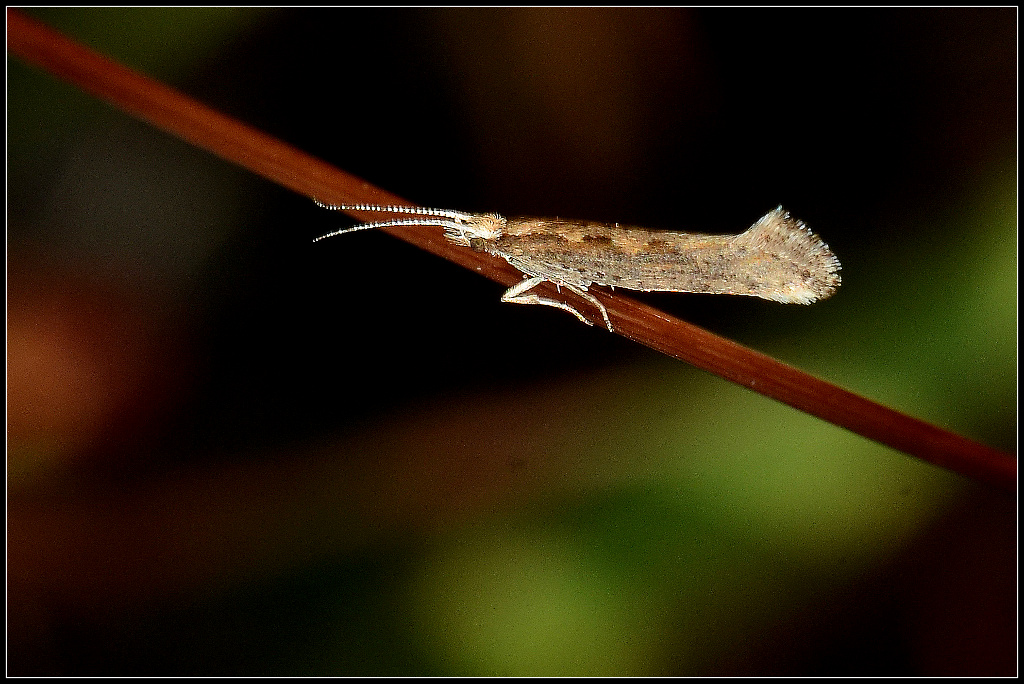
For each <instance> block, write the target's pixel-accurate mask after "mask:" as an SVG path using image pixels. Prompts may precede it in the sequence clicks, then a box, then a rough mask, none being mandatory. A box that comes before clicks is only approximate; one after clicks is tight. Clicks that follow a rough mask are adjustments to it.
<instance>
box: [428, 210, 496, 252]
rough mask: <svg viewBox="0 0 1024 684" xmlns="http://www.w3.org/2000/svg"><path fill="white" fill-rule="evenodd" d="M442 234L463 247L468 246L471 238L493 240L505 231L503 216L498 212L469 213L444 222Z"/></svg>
mask: <svg viewBox="0 0 1024 684" xmlns="http://www.w3.org/2000/svg"><path fill="white" fill-rule="evenodd" d="M443 225H444V235H445V237H447V238H448V239H449V240H451V241H452V242H454V243H455V244H457V245H462V246H463V247H470V246H471V245H472V243H471V240H484V241H493V240H497V239H498V238H499V237H501V236H502V234H504V232H505V217H504V216H501V215H500V214H469V215H466V216H464V217H462V218H460V219H459V220H458V221H452V222H445V223H444V224H443Z"/></svg>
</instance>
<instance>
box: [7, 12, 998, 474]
mask: <svg viewBox="0 0 1024 684" xmlns="http://www.w3.org/2000/svg"><path fill="white" fill-rule="evenodd" d="M7 47H8V50H9V51H10V52H12V53H13V54H16V55H18V56H19V57H21V58H22V59H24V60H25V61H27V62H30V63H32V64H35V65H37V66H40V67H42V68H43V69H45V70H47V71H49V72H50V73H52V74H54V75H57V76H59V77H61V78H63V79H65V80H67V81H69V82H71V83H73V84H74V85H76V86H77V87H79V88H81V89H82V90H84V91H86V92H88V93H92V94H93V95H95V96H97V97H99V98H100V99H102V100H105V101H106V102H109V103H111V104H113V105H115V106H117V107H120V108H121V109H123V110H124V111H126V112H128V113H129V114H131V115H133V116H136V117H138V118H140V119H142V120H144V121H148V122H149V123H151V124H153V125H154V126H157V127H158V128H161V129H163V130H165V131H167V132H169V133H171V134H173V135H176V136H178V137H181V138H183V139H185V140H187V141H189V142H191V143H192V144H194V145H196V146H197V147H202V148H204V149H207V150H209V151H211V152H213V153H214V154H216V155H218V156H220V157H223V158H224V159H227V160H228V161H231V162H234V163H236V164H238V165H239V166H242V167H244V168H247V169H249V170H250V171H253V172H254V173H257V174H259V175H261V176H263V177H265V178H268V179H270V180H272V181H274V182H276V183H278V184H280V185H283V186H284V187H287V188H290V189H292V190H294V191H296V192H298V193H300V194H303V195H306V196H308V197H315V198H317V199H320V200H322V201H324V202H328V203H338V204H379V205H389V204H393V205H406V206H412V205H411V203H409V202H407V201H405V200H403V199H402V198H400V197H397V196H395V195H393V194H390V193H388V192H385V191H384V190H381V189H379V188H375V187H373V186H372V185H370V184H369V183H366V182H365V181H363V180H360V179H359V178H356V177H355V176H352V175H350V174H347V173H345V172H343V171H340V170H338V169H336V168H334V167H332V166H330V165H328V164H326V163H324V162H322V161H320V160H319V159H316V158H314V157H312V156H310V155H308V154H306V153H304V152H301V151H299V150H297V149H295V148H293V147H291V146H289V145H286V144H285V143H283V142H281V141H279V140H277V139H275V138H272V137H270V136H269V135H267V134H265V133H263V132H261V131H259V130H257V129H254V128H252V127H250V126H247V125H245V124H243V123H241V122H239V121H236V120H234V119H232V118H230V117H227V116H225V115H223V114H221V113H219V112H217V111H215V110H213V109H210V108H209V107H206V106H205V105H202V104H200V103H198V102H196V101H195V100H193V99H191V98H189V97H186V96H185V95H183V94H181V93H179V92H177V91H175V90H173V89H172V88H169V87H167V86H165V85H163V84H162V83H159V82H157V81H154V80H152V79H150V78H147V77H145V76H142V75H141V74H138V73H136V72H134V71H132V70H130V69H128V68H126V67H124V66H122V65H121V64H118V63H117V62H114V61H112V60H110V59H108V58H106V57H103V56H101V55H99V54H97V53H95V52H93V51H92V50H90V49H88V48H86V47H83V46H81V45H79V44H78V43H76V42H74V41H72V40H70V39H68V38H66V37H65V36H63V35H61V34H59V33H57V32H55V31H53V30H52V29H50V28H48V27H46V26H45V25H43V24H41V23H39V22H37V21H35V20H33V19H30V18H28V17H26V16H25V15H23V14H21V13H19V12H17V11H15V10H10V9H8V10H7ZM351 213H352V215H353V216H355V217H356V218H357V219H361V220H369V219H370V218H372V216H370V215H367V214H360V213H359V212H351ZM385 230H386V231H387V232H388V233H391V234H392V235H395V236H396V237H398V238H400V239H402V240H405V241H407V242H410V243H412V244H414V245H417V246H418V247H421V248H422V249H425V250H427V251H429V252H432V253H433V254H436V255H438V256H441V257H444V258H445V259H448V260H450V261H453V262H455V263H457V264H460V265H462V266H465V267H466V268H469V269H472V270H474V271H477V272H478V273H480V274H481V275H484V276H487V277H488V278H491V279H493V280H495V281H497V282H499V283H501V284H503V285H506V286H510V285H513V284H515V283H517V282H519V281H520V280H521V279H522V275H521V274H520V273H519V272H518V271H517V270H516V269H514V268H513V267H511V266H509V265H508V264H507V263H505V262H504V261H502V260H500V259H496V258H494V257H490V256H488V255H485V254H481V253H478V252H474V251H473V250H471V249H468V248H464V247H459V246H457V245H453V244H451V243H450V242H448V241H447V240H445V239H444V236H443V234H442V232H441V231H440V230H439V229H430V228H422V227H421V228H416V229H413V230H410V229H407V228H406V229H401V228H389V229H385ZM542 288H547V289H548V290H549V291H548V292H546V293H545V296H550V297H557V296H559V295H558V293H557V292H556V291H555V288H554V287H553V286H551V284H550V283H546V284H545V285H544V286H542ZM594 294H595V296H596V297H597V298H598V299H600V300H601V302H602V303H603V304H604V305H605V307H607V309H608V315H609V316H610V318H611V320H612V321H613V323H614V326H615V331H616V332H617V333H619V334H620V335H623V336H624V337H627V338H629V339H631V340H634V341H636V342H639V343H640V344H643V345H646V346H648V347H650V348H652V349H656V350H658V351H660V352H663V353H665V354H668V355H669V356H672V357H674V358H677V359H680V360H683V361H686V362H688V363H691V364H693V365H695V366H697V367H699V368H703V369H704V370H707V371H710V372H712V373H715V374H716V375H720V376H721V377H723V378H726V379H727V380H731V381H733V382H735V383H737V384H740V385H742V386H744V387H747V388H749V389H752V390H754V391H755V392H760V393H761V394H764V395H765V396H768V397H772V398H773V399H777V400H779V401H781V402H784V403H786V404H789V405H790V406H793V407H794V408H797V409H800V410H801V411H805V412H807V413H809V414H811V415H814V416H817V417H819V418H821V419H823V420H827V421H829V422H830V423H834V424H835V425H838V426H841V427H844V428H846V429H848V430H851V431H853V432H855V433H857V434H860V435H863V436H865V437H868V438H870V439H873V440H875V441H877V442H881V443H882V444H886V445H888V446H891V447H893V448H896V449H899V450H900V451H904V452H906V453H908V454H911V455H913V456H917V457H919V458H922V459H924V460H926V461H930V462H931V463H934V464H936V465H939V466H942V467H944V468H948V469H950V470H953V471H956V472H958V473H961V474H963V475H966V476H968V477H972V478H975V479H977V480H981V481H983V482H987V483H989V484H992V485H995V486H997V487H1000V488H1002V489H1006V490H1009V491H1016V487H1017V461H1016V458H1014V457H1013V456H1012V455H1010V454H1006V453H1003V452H1001V451H998V450H996V449H993V448H991V447H988V446H985V445H983V444H979V443H977V442H974V441H971V440H969V439H966V438H965V437H961V436H959V435H956V434H954V433H952V432H948V431H946V430H942V429H940V428H937V427H935V426H933V425H929V424H928V423H925V422H923V421H920V420H917V419H916V418H911V417H909V416H907V415H905V414H902V413H899V412H897V411H894V410H892V409H889V408H886V407H885V406H882V405H880V404H877V403H875V402H873V401H870V400H868V399H865V398H864V397H861V396H858V395H856V394H853V393H852V392H848V391H847V390H844V389H842V388H840V387H837V386H835V385H832V384H830V383H828V382H825V381H823V380H819V379H818V378H815V377H813V376H811V375H808V374H807V373H804V372H803V371H800V370H798V369H796V368H793V367H792V366H788V365H786V364H784V363H781V362H779V361H776V360H775V359H773V358H771V357H769V356H766V355H764V354H761V353H759V352H756V351H753V350H751V349H747V348H746V347H743V346H742V345H739V344H736V343H735V342H732V341H730V340H727V339H724V338H722V337H719V336H717V335H715V334H713V333H711V332H708V331H707V330H704V329H702V328H700V327H697V326H695V325H692V324H690V323H687V322H685V321H682V320H679V319H677V318H674V317H672V316H669V315H668V314H665V313H663V312H661V311H659V310H657V309H654V308H652V307H650V306H648V305H646V304H643V303H642V302H639V301H637V300H634V299H632V298H630V297H627V296H625V295H622V294H620V293H618V292H606V291H603V290H596V291H595V292H594Z"/></svg>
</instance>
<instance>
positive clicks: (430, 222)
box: [313, 205, 466, 242]
mask: <svg viewBox="0 0 1024 684" xmlns="http://www.w3.org/2000/svg"><path fill="white" fill-rule="evenodd" d="M363 206H365V205H353V206H352V207H342V208H344V209H352V210H353V211H357V210H358V211H371V210H370V209H363V208H362V207H363ZM394 208H397V209H403V208H408V207H381V209H386V210H388V211H390V210H391V209H394ZM440 211H444V210H440ZM452 213H455V214H458V213H459V212H452ZM398 226H441V227H442V228H447V229H448V230H453V231H456V232H461V231H462V230H465V228H466V226H465V224H463V223H461V222H460V221H453V220H451V219H443V218H441V219H431V218H426V217H424V218H410V219H395V220H393V221H375V222H374V223H360V224H359V225H358V226H352V227H351V228H342V229H341V230H336V231H334V232H331V233H328V234H327V235H321V236H320V237H318V238H313V242H319V241H320V240H326V239H327V238H329V237H334V236H336V235H344V234H345V233H354V232H356V231H357V230H371V229H373V228H392V227H398Z"/></svg>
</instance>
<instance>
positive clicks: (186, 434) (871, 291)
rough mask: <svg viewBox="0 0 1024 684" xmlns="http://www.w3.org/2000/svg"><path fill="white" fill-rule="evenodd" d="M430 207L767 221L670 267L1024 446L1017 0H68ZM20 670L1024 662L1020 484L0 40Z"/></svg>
mask: <svg viewBox="0 0 1024 684" xmlns="http://www.w3.org/2000/svg"><path fill="white" fill-rule="evenodd" d="M27 12H28V13H29V14H31V15H33V16H35V17H37V18H40V19H41V20H43V21H45V22H47V23H49V24H50V25H51V26H54V27H55V28H58V29H60V30H62V31H65V32H67V33H68V34H69V35H71V36H74V37H76V38H77V39H79V40H81V41H83V42H85V43H86V44H88V45H90V46H91V47H93V48H94V49H96V50H99V51H100V52H103V53H105V54H107V55H110V56H112V57H114V58H115V59H118V60H120V61H122V62H123V63H125V64H127V65H129V66H132V67H133V68H136V69H138V70H140V71H142V72H144V73H147V74H149V75H151V76H153V77H155V78H158V79H161V80H163V81H165V82H167V83H169V84H171V85H173V86H174V87H177V88H179V89H181V90H182V91H184V92H185V93H187V94H189V95H191V96H193V97H195V98H197V99H199V100H201V101H203V102H205V103H207V104H209V105H211V106H213V107H215V108H217V109H220V110H221V111H224V112H225V113H228V114H231V115H234V116H236V117H238V118H239V119H241V120H243V121H245V122H247V123H250V124H252V125H255V126H257V127H260V128H262V129H263V130H264V131H266V132H268V133H270V134H272V135H275V136H277V137H280V138H281V139H283V140H285V141H287V142H289V143H291V144H293V145H295V146H297V147H299V148H301V149H303V150H305V151H307V152H310V153H312V154H314V155H316V156H319V157H321V158H323V159H325V160H327V161H329V162H331V163H333V164H335V165H337V166H338V167H340V168H342V169H345V170H346V171H349V172H351V173H354V174H356V175H358V176H361V177H362V178H364V179H366V180H367V181H369V182H371V183H373V184H375V185H378V186H380V187H383V188H385V189H387V190H389V191H392V192H396V193H398V194H400V195H402V196H404V197H406V198H408V199H410V200H412V201H415V202H417V203H419V204H423V205H427V206H438V207H448V208H457V209H462V210H467V211H480V212H492V211H497V212H501V213H503V214H505V215H537V216H553V215H557V216H563V217H573V218H582V219H591V220H599V221H608V222H620V223H627V224H635V225H643V226H649V227H662V228H673V229H681V230H694V231H705V232H739V231H741V230H743V229H745V228H746V227H747V226H749V225H750V224H751V223H752V222H754V221H755V220H757V219H758V218H759V217H760V216H761V215H763V214H764V213H765V212H766V211H768V210H769V209H771V208H774V207H775V206H777V205H778V204H782V205H784V206H785V207H786V208H787V209H789V210H790V211H791V212H792V213H793V214H794V215H795V216H797V217H799V218H802V219H803V220H804V221H806V222H807V223H808V224H809V225H810V226H811V227H812V228H813V229H815V230H816V231H817V232H818V233H819V234H820V235H821V236H822V237H823V238H824V239H825V240H826V241H828V243H829V244H830V245H831V246H832V248H833V250H834V251H835V252H836V254H837V255H838V256H839V258H840V260H841V261H842V263H843V271H842V276H843V286H842V288H841V289H840V291H839V292H838V294H837V295H836V296H835V297H833V298H832V299H830V300H828V301H826V302H823V303H820V304H816V305H814V306H812V307H795V306H789V307H787V306H782V305H777V304H774V303H770V302H764V301H760V300H753V299H749V298H742V297H737V298H730V297H713V296H700V295H679V294H667V295H665V294H650V295H640V296H641V297H642V298H644V299H645V300H647V301H650V302H652V303H654V304H656V305H657V306H659V307H662V308H664V309H665V310H667V311H669V312H671V313H673V314H675V315H678V316H681V317H684V318H686V319H688V320H691V321H694V322H696V323H698V324H700V325H703V326H706V327H708V328H710V329H712V330H714V331H716V332H719V333H721V334H723V335H726V336H728V337H731V338H733V339H736V340H738V341H740V342H743V343H744V344H748V345H750V346H753V347H755V348H757V349H759V350H762V351H765V352H766V353H769V354H772V355H774V356H776V357H778V358H781V359H782V360H784V361H786V362H789V363H792V364H794V365H797V366H799V367H801V368H804V369H806V370H809V371H811V372H813V373H815V374H818V375H821V376H823V377H825V378H826V379H829V380H831V381H834V382H836V383H838V384H840V385H842V386H844V387H847V388H849V389H851V390H853V391H855V392H858V393H861V394H864V395H866V396H868V397H870V398H872V399H876V400H879V401H882V402H883V403H886V404H889V405H891V406H893V407H894V408H897V409H899V410H902V411H904V412H907V413H909V414H911V415H914V416H917V417H920V418H923V419H925V420H928V421H930V422H933V423H936V424H938V425H940V426H942V427H945V428H948V429H952V430H954V431H956V432H959V433H961V434H964V435H967V436H969V437H971V438H974V439H977V440H980V441H983V442H985V443H988V444H990V445H992V446H996V447H998V448H1001V449H1006V450H1014V449H1015V444H1016V412H1017V404H1016V363H1017V357H1016V329H1017V322H1016V307H1017V278H1016V272H1017V271H1016V269H1017V212H1016V187H1017V177H1016V146H1017V139H1016V129H1017V106H1016V102H1017V93H1016V83H1017V73H1016V63H1017V53H1016V41H1017V33H1016V26H1017V11H1016V9H1014V8H1006V9H977V10H975V9H905V10H851V9H845V10H824V9H822V10H780V9H772V10H753V9H742V10H741V9H736V10H727V9H708V10H667V9H665V10H663V9H429V10H419V9H396V10H386V9H296V10H269V9H260V10H252V9H173V8H172V9H59V10H56V9H54V10H49V9H46V10H44V9H33V10H27ZM7 113H8V186H7V190H8V211H7V231H8V232H7V238H8V242H7V247H8V251H7V257H8V261H7V266H8V319H7V325H8V338H7V341H8V672H9V674H15V675H20V674H51V675H271V674H277V675H314V674H316V675H403V674H404V675H415V674H420V675H488V674H490V675H699V674H719V675H936V674H944V675H993V674H1001V675H1011V674H1014V673H1015V668H1016V655H1015V654H1016V636H1015V630H1016V627H1015V625H1016V593H1015V592H1016V589H1015V587H1016V569H1015V562H1016V561H1015V559H1016V548H1015V543H1016V535H1015V513H1014V506H1013V501H1012V500H1011V499H1010V498H1008V497H1006V496H1005V495H1004V494H1001V493H998V492H995V491H993V490H989V489H987V488H984V487H981V486H979V485H975V484H973V483H971V482H968V481H966V480H964V479H963V478H960V477H958V476H956V475H953V474H951V473H948V472H946V471H943V470H940V469H938V468H935V467H933V466H930V465H927V464H924V463H921V462H918V461H916V460H914V459H912V458H910V457H907V456H904V455H902V454H900V453H897V452H894V451H892V450H890V449H887V448H884V447H881V446H879V445H876V444H874V443H871V442H868V441H867V440H864V439H862V438H859V437H856V436H853V435H851V434H849V433H847V432H845V431H843V430H840V429H839V428H835V427H833V426H830V425H827V424H823V423H821V422H820V421H818V420H816V419H813V418H810V417H807V416H804V415H802V414H799V413H798V412H796V411H795V410H792V409H789V408H788V407H785V406H781V405H779V404H777V403H775V402H773V401H771V400H768V399H765V398H763V397H761V396H759V395H755V394H752V393H750V392H747V391H745V390H742V389H740V388H738V387H735V386H732V385H730V384H728V383H727V382H725V381H724V380H721V379H718V378H715V377H712V376H709V375H707V374H705V373H703V372H701V371H697V370H696V369H693V368H691V367H688V366H686V365H684V364H681V363H678V362H674V361H672V360H670V359H667V358H663V357H660V356H659V355H657V354H655V353H654V352H651V351H649V350H646V349H644V348H639V347H637V346H636V345H634V344H632V343H630V342H628V341H626V340H624V339H622V338H619V337H617V336H614V335H609V334H607V333H606V332H604V331H602V330H601V329H598V328H587V327H585V326H582V325H580V324H579V322H578V321H576V319H575V318H573V317H571V316H568V315H566V314H565V313H563V312H559V311H557V310H555V309H550V308H544V307H522V306H512V305H505V304H501V303H500V302H499V301H498V299H499V297H500V295H501V292H502V288H501V287H500V286H499V285H497V284H495V283H492V282H490V281H487V280H484V279H482V278H480V277H479V276H477V275H475V274H473V273H469V272H466V271H464V270H461V269H459V268H458V267H455V266H452V265H450V264H448V263H446V262H443V261H441V260H439V259H438V258H436V257H433V256H431V255H428V254H425V253H422V252H419V251H418V250H416V249H414V248H412V247H410V246H408V245H405V244H404V243H401V242H398V241H397V240H394V239H393V238H390V237H389V236H386V235H383V234H373V233H370V232H367V233H360V234H356V235H351V236H345V237H343V238H338V239H335V240H330V241H326V242H323V243H317V244H316V245H315V246H314V245H312V243H311V239H312V238H313V237H315V236H317V235H320V234H323V233H326V232H329V231H331V230H333V229H335V228H337V227H339V226H340V225H343V224H346V223H350V222H351V221H350V220H349V219H348V218H347V217H346V216H344V215H342V214H336V213H330V212H325V211H324V210H322V209H320V208H318V207H316V206H315V205H314V204H313V203H312V202H311V201H309V199H307V198H304V197H300V196H297V195H295V194H294V193H291V192H290V191H287V190H284V189H282V188H279V187H277V186H275V185H272V184H271V183H269V182H268V181H265V180H263V179H261V178H257V177H255V176H252V175H251V174H249V173H248V172H245V171H242V170H240V169H238V168H236V167H233V166H232V165H230V164H228V163H227V162H224V161H222V160H220V159H217V158H215V157H212V156H211V155H209V154H208V153H206V152H204V151H201V150H197V149H195V148H194V147H191V146H190V145H188V144H187V143H184V142H182V141H179V140H177V139H173V138H170V137H169V136H167V135H165V134H163V133H161V132H159V131H157V130H155V129H153V128H151V127H149V126H148V125H147V124H144V123H141V122H138V121H135V120H133V119H130V118H128V117H127V116H125V115H123V114H121V113H120V112H118V111H116V110H114V109H112V108H110V107H109V106H107V105H105V104H103V103H101V102H98V101H96V100H94V99H92V98H91V97H89V96H87V95H84V94H82V93H80V92H78V91H77V90H75V89H74V88H73V87H71V86H68V85H65V84H63V83H61V82H58V81H56V80H55V79H53V78H52V77H50V76H48V75H46V74H43V73H41V72H39V71H37V70H36V69H34V68H30V67H27V66H25V65H24V64H23V63H21V62H19V61H18V60H17V59H16V58H13V57H10V56H9V57H8V111H7Z"/></svg>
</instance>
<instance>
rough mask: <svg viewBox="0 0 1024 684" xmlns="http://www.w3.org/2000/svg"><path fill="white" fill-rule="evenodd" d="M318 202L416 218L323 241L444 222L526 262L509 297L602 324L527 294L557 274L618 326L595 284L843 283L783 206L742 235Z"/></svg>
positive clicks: (808, 292) (803, 295)
mask: <svg viewBox="0 0 1024 684" xmlns="http://www.w3.org/2000/svg"><path fill="white" fill-rule="evenodd" d="M317 204H319V205H320V206H321V207H324V208H325V209H335V210H351V211H379V212H382V213H389V214H411V215H413V216H414V218H407V219H390V220H385V221H376V222H373V223H362V224H359V225H357V226H352V227H351V228H343V229H341V230H336V231H334V232H332V233H328V234H327V235H322V236H320V237H318V238H316V239H315V240H313V242H317V241H319V240H323V239H326V238H329V237H334V236H335V235H343V234H345V233H351V232H353V231H357V230H369V229H371V228H386V227H391V226H440V227H442V228H444V234H445V237H446V238H448V240H449V241H451V242H453V243H455V244H457V245H462V246H464V247H471V248H473V249H475V250H476V251H478V252H487V253H488V254H493V255H495V256H499V257H501V258H502V259H504V260H505V261H507V262H508V263H510V264H512V265H513V266H515V267H516V268H517V269H519V270H520V271H522V272H523V274H524V275H525V276H526V277H525V278H524V279H523V280H522V281H521V282H520V283H518V284H517V285H515V286H513V287H511V288H509V289H508V290H507V291H506V292H505V294H503V295H502V296H501V301H503V302H512V303H515V304H543V305H545V306H553V307H556V308H559V309H562V310H563V311H568V312H569V313H571V314H572V315H574V316H576V318H578V319H580V320H581V321H583V322H584V323H586V324H587V325H593V323H591V322H590V321H589V320H588V319H587V318H586V317H584V316H583V314H581V313H580V312H579V311H577V310H576V309H575V308H573V307H572V306H570V305H569V304H566V303H565V302H560V301H557V300H554V299H548V298H546V297H541V296H539V295H536V294H527V293H528V292H529V291H530V290H532V289H533V288H534V287H536V286H537V285H540V284H541V283H543V282H544V281H550V282H552V283H554V284H555V286H556V287H558V288H559V289H561V288H563V287H564V288H566V289H567V290H571V291H572V292H575V293H576V294H577V295H579V296H580V297H582V298H583V299H585V300H587V301H588V302H590V303H591V304H593V305H594V306H595V307H597V309H598V310H599V311H600V312H601V316H602V317H603V318H604V323H605V325H606V326H607V327H608V330H609V331H612V322H611V320H610V319H609V318H608V311H607V310H606V309H605V307H604V305H603V304H601V302H599V301H598V300H597V298H595V297H594V296H593V295H592V294H590V293H589V292H588V290H589V288H590V286H591V285H594V284H596V285H607V286H609V287H611V288H612V289H615V288H616V287H621V288H625V289H628V290H642V291H645V292H653V291H664V292H697V293H706V294H735V295H749V296H752V297H761V298H762V299H771V300H773V301H776V302H783V303H787V304H792V303H795V304H811V303H813V302H816V301H818V300H819V299H825V298H827V297H829V296H831V295H832V293H833V292H835V290H836V288H838V287H839V283H840V279H839V269H840V268H841V266H840V264H839V260H838V259H837V258H836V257H835V255H834V254H833V253H832V251H831V250H830V249H829V248H828V245H826V244H825V243H824V242H823V241H822V240H821V238H819V237H818V236H817V235H815V234H814V233H812V232H811V231H810V229H808V228H807V226H805V225H804V224H803V222H802V221H798V220H796V219H793V218H791V217H790V215H789V212H787V211H784V210H783V209H782V207H778V208H777V209H775V210H773V211H770V212H768V213H767V214H765V215H764V217H762V218H761V220H760V221H758V222H757V223H755V224H754V225H752V226H751V227H750V228H749V229H748V230H747V231H746V232H743V233H740V234H739V235H704V234H701V233H680V232H675V231H667V230H648V229H647V228H635V227H632V226H620V225H619V224H618V223H592V222H589V221H568V220H565V219H558V218H555V219H541V218H505V217H504V216H501V215H500V214H470V213H466V212H461V211H454V210H451V209H424V208H419V207H397V206H388V207H385V206H379V205H376V204H339V205H328V204H323V203H321V202H319V201H317Z"/></svg>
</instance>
